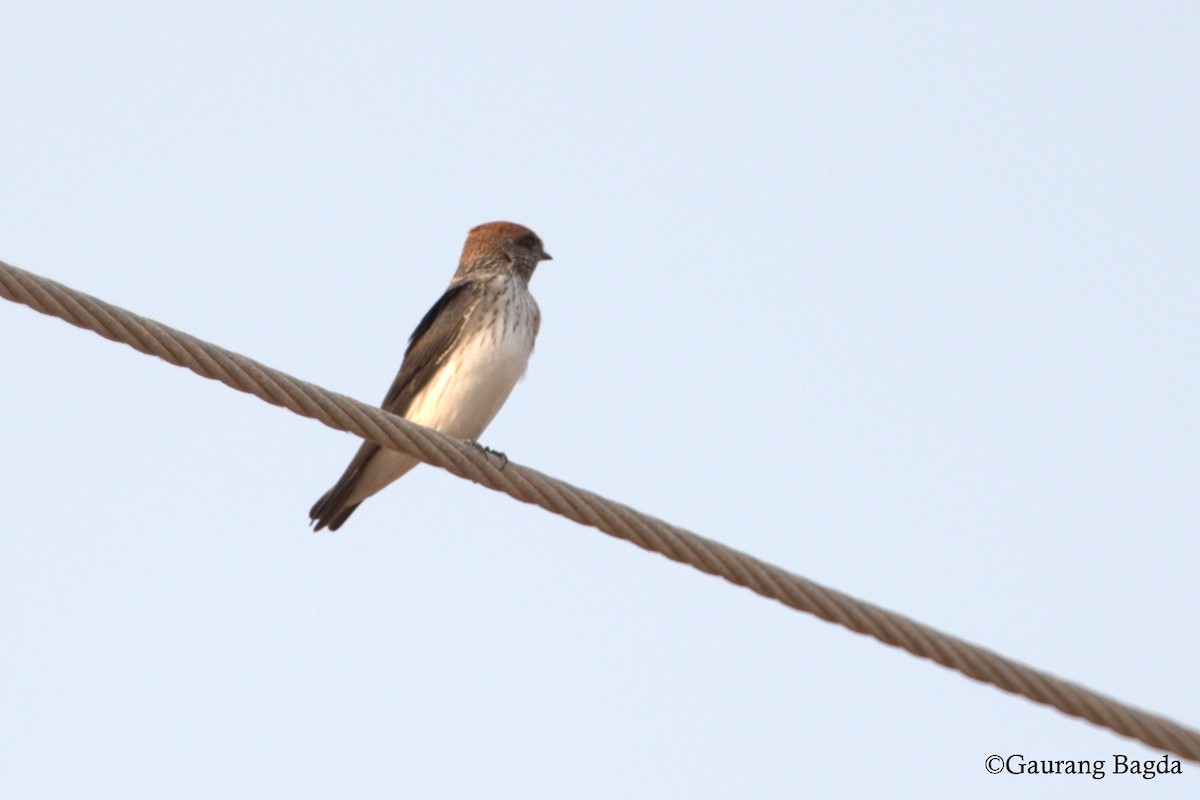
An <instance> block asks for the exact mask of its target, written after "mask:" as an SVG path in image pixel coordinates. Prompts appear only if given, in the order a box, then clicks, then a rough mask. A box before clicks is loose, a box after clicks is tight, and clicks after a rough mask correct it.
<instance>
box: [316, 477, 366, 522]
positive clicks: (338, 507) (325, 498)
mask: <svg viewBox="0 0 1200 800" xmlns="http://www.w3.org/2000/svg"><path fill="white" fill-rule="evenodd" d="M341 488H343V487H342V484H340V483H339V484H338V485H337V486H335V487H333V488H332V489H330V490H329V491H328V492H326V493H325V494H323V495H321V499H320V500H318V501H317V502H316V504H315V505H314V506H313V507H312V509H311V510H309V512H308V516H309V519H310V520H311V521H312V523H313V532H314V533H315V532H317V531H319V530H321V529H323V528H329V530H331V531H336V530H337V529H338V528H340V527H342V523H343V522H345V521H346V520H347V519H349V518H350V515H351V514H353V513H354V509H356V508H358V506H359V503H354V504H353V505H349V506H347V505H343V504H344V503H345V501H346V495H349V494H350V492H349V491H348V489H349V487H346V491H342V492H339V491H338V489H341Z"/></svg>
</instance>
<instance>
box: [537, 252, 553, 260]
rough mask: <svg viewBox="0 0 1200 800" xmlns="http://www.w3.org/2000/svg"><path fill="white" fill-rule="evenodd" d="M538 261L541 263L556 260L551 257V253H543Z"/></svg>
mask: <svg viewBox="0 0 1200 800" xmlns="http://www.w3.org/2000/svg"><path fill="white" fill-rule="evenodd" d="M538 260H539V261H553V260H554V256H552V255H550V254H549V253H547V252H545V251H543V252H542V257H541V258H540V259H538Z"/></svg>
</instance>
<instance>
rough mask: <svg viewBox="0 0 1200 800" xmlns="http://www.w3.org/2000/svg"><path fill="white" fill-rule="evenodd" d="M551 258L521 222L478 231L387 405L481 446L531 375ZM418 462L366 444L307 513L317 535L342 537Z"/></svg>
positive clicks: (415, 340)
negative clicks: (354, 518) (540, 296)
mask: <svg viewBox="0 0 1200 800" xmlns="http://www.w3.org/2000/svg"><path fill="white" fill-rule="evenodd" d="M549 260H550V254H549V253H547V252H546V251H545V250H544V249H543V247H542V240H541V239H539V238H538V236H537V234H535V233H534V232H533V231H531V230H529V228H526V227H525V226H523V225H517V224H516V223H513V222H488V223H485V224H483V225H479V226H477V227H474V228H472V229H471V231H470V233H468V234H467V242H466V244H465V245H464V246H463V252H462V258H461V259H460V260H459V263H458V271H457V272H455V273H454V277H453V279H451V281H450V286H449V287H448V288H447V289H446V292H445V294H443V295H442V296H441V298H440V299H439V300H438V301H437V302H436V303H434V304H433V308H431V309H429V312H428V313H427V314H426V315H425V317H424V319H422V320H421V323H420V324H419V325H417V329H416V330H415V331H413V334H412V336H411V337H410V338H409V340H408V349H407V350H405V352H404V361H403V363H401V365H400V372H399V374H398V375H396V380H395V381H394V382H393V383H392V388H391V389H389V390H388V393H387V397H385V398H384V400H383V404H382V408H383V409H384V410H385V411H390V412H392V413H393V414H399V415H400V416H402V417H404V418H405V419H408V420H411V421H412V422H416V423H418V424H420V425H425V426H426V427H429V428H434V429H435V430H439V431H441V432H442V433H445V434H447V435H449V436H454V437H456V438H459V439H467V440H470V441H474V440H475V439H477V438H478V437H479V436H480V435H481V434H482V433H483V431H484V429H485V428H486V427H487V426H488V423H490V422H491V421H492V418H493V417H495V416H496V412H498V411H499V410H500V406H502V405H504V401H505V400H507V399H508V395H509V393H510V392H512V389H513V386H515V385H516V383H517V381H518V380H519V379H520V378H521V376H522V375H524V374H525V367H526V365H527V364H528V362H529V355H530V354H531V353H532V352H533V343H534V340H535V339H536V338H537V333H538V328H539V326H540V325H541V312H540V311H539V310H538V306H537V303H536V302H534V299H533V295H532V294H530V293H529V279H530V278H531V277H532V276H533V271H534V269H536V268H537V265H538V263H539V262H542V261H549ZM418 463H420V462H419V459H417V458H416V457H414V456H410V455H408V454H406V453H401V452H398V451H396V450H390V449H388V448H386V447H382V446H380V445H378V444H375V443H374V442H363V444H362V446H360V447H359V448H358V453H356V454H355V456H354V458H353V459H352V460H351V461H350V465H349V466H348V467H346V471H345V472H344V473H342V477H341V478H340V479H338V482H337V483H336V484H334V486H333V488H332V489H330V490H329V491H328V492H326V493H325V494H324V495H322V497H321V499H320V500H318V501H317V503H316V505H314V506H313V507H312V510H311V511H309V512H308V515H309V517H311V518H312V522H313V524H314V530H318V531H319V530H321V529H322V528H325V527H328V528H329V529H330V530H334V531H335V530H337V529H338V528H340V527H341V526H342V524H343V523H344V522H345V521H346V518H347V517H349V516H350V515H351V514H353V513H354V509H356V508H358V506H359V504H360V503H362V501H363V500H366V499H367V498H368V497H370V496H371V495H373V494H375V493H376V492H378V491H379V490H380V489H382V488H383V487H384V486H387V485H388V484H389V483H391V482H392V481H394V480H396V479H397V478H399V477H400V476H402V475H404V473H406V472H408V471H409V470H410V469H412V468H413V467H415V466H416V465H417V464H418Z"/></svg>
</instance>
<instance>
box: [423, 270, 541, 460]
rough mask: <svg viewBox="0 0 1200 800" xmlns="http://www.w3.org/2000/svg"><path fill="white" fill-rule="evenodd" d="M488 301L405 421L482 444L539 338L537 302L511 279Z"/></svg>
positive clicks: (480, 308) (469, 323)
mask: <svg viewBox="0 0 1200 800" xmlns="http://www.w3.org/2000/svg"><path fill="white" fill-rule="evenodd" d="M496 289H497V291H496V292H495V293H494V294H493V293H491V292H489V293H488V296H486V297H485V298H483V299H482V300H481V302H480V303H479V305H478V306H476V308H475V310H474V311H473V312H472V315H471V319H470V320H468V321H467V325H466V330H467V331H471V332H470V333H469V334H468V335H467V336H466V338H464V339H462V340H460V341H459V343H458V346H457V347H456V348H455V351H454V353H453V354H452V355H451V357H450V358H449V359H448V360H447V361H446V363H445V364H443V366H442V368H441V369H439V370H438V372H437V374H436V375H434V377H433V378H432V379H431V380H430V382H429V385H428V386H426V387H425V389H424V390H423V391H422V392H421V393H420V394H418V395H417V396H416V397H414V398H413V401H412V404H411V405H410V406H409V408H408V413H407V414H405V416H406V417H407V418H408V419H410V420H412V421H413V422H416V423H419V424H421V425H426V426H428V427H430V428H435V429H437V430H439V431H442V432H443V433H446V434H449V435H450V436H455V437H457V438H459V439H477V438H479V436H480V435H481V434H482V433H483V431H484V429H485V428H487V426H488V423H490V422H491V421H492V419H493V418H494V417H495V416H496V413H497V412H498V411H499V410H500V406H502V405H504V401H505V400H507V399H508V395H509V394H510V393H511V392H512V389H513V387H514V386H516V384H517V381H518V380H520V379H521V376H522V375H524V374H525V367H526V366H527V365H528V363H529V356H530V354H531V353H532V352H533V343H534V337H535V336H536V335H537V317H538V308H537V303H535V302H534V300H533V296H532V295H530V294H529V290H528V289H526V288H525V286H524V285H523V284H520V283H519V282H517V281H515V280H511V279H509V280H506V281H505V283H504V285H503V286H497V287H496Z"/></svg>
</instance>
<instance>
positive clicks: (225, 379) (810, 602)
mask: <svg viewBox="0 0 1200 800" xmlns="http://www.w3.org/2000/svg"><path fill="white" fill-rule="evenodd" d="M0 297H4V298H5V299H7V300H11V301H13V302H16V303H22V304H24V305H27V306H29V307H30V308H33V309H34V310H36V311H39V312H41V313H43V314H48V315H50V316H54V317H58V318H59V319H62V320H65V321H66V322H69V323H71V324H72V325H76V326H78V327H81V328H85V329H87V330H90V331H93V332H95V333H98V334H100V335H101V336H103V337H105V338H106V339H111V340H113V341H115V342H122V343H124V344H127V345H129V346H130V347H133V348H134V349H136V350H138V351H140V352H142V353H146V354H148V355H154V356H158V357H159V358H161V359H163V360H164V361H167V362H168V363H171V364H174V365H176V366H179V367H185V368H187V369H189V370H191V371H192V372H195V373H196V374H198V375H201V376H203V377H205V378H211V379H212V380H216V381H220V382H221V383H223V384H225V385H226V386H229V387H231V388H234V389H237V390H238V391H242V392H247V393H249V394H252V395H254V396H255V397H258V398H260V399H262V400H265V401H267V402H268V403H271V404H273V405H277V406H282V407H283V408H286V409H288V410H289V411H293V412H295V413H297V414H300V415H301V416H305V417H309V418H310V419H315V420H317V421H319V422H322V423H324V424H325V425H327V426H329V427H331V428H334V429H336V430H340V431H346V432H349V433H353V434H355V435H357V436H360V437H362V438H364V439H369V440H371V441H373V442H378V443H379V444H382V445H384V446H386V447H390V448H392V449H395V450H400V451H403V452H405V453H409V454H411V455H415V456H417V457H418V458H420V459H421V460H422V461H424V462H426V463H428V464H432V465H434V466H436V467H441V468H442V469H445V470H447V471H448V472H451V473H453V474H455V475H457V476H459V477H461V478H466V479H467V480H470V481H473V482H475V483H478V484H481V485H483V486H486V487H488V488H489V489H493V490H496V491H500V492H504V493H505V494H507V495H509V496H511V497H513V498H515V499H517V500H520V501H522V502H524V503H531V504H533V505H537V506H541V507H542V508H544V509H546V510H547V511H551V512H553V513H555V514H559V515H561V516H564V517H566V518H567V519H570V520H573V521H575V522H578V523H580V524H582V525H588V526H590V527H593V528H596V529H598V530H600V531H602V532H604V533H607V534H609V535H610V536H615V537H617V538H619V539H624V540H626V541H629V542H632V543H633V544H635V545H637V546H638V547H641V548H643V549H645V550H650V551H653V552H656V553H659V554H661V555H664V556H666V557H667V558H669V559H671V560H673V561H678V562H680V563H682V564H687V565H689V566H692V567H695V568H696V569H698V570H700V571H701V572H705V573H708V574H709V575H716V576H718V577H721V578H724V579H725V580H727V581H729V582H730V583H732V584H735V585H737V586H742V587H745V588H747V589H750V590H751V591H753V592H755V593H757V594H760V595H762V596H763V597H768V598H770V599H772V600H777V601H779V602H780V603H783V604H784V605H786V606H788V607H790V608H794V609H796V610H797V611H803V612H806V613H809V614H813V615H814V616H817V617H819V618H820V619H823V620H825V621H826V622H832V623H835V624H837V625H841V626H843V627H845V628H849V629H850V630H852V631H854V632H855V633H861V634H865V635H867V636H870V637H872V638H874V639H877V640H878V641H880V642H883V643H884V644H887V645H891V646H893V647H898V648H900V649H902V650H906V651H908V652H909V653H911V654H913V655H915V656H918V657H920V658H924V659H928V660H930V661H933V662H935V663H937V664H941V665H942V666H944V667H947V668H949V669H952V670H955V671H957V672H960V673H962V674H963V675H966V676H967V677H969V678H973V679H975V680H977V681H981V682H983V683H990V684H992V685H993V686H996V687H998V688H1000V689H1003V690H1004V691H1006V692H1011V693H1012V694H1017V695H1020V696H1023V697H1025V698H1028V699H1029V700H1032V701H1034V702H1036V703H1041V704H1043V705H1048V706H1051V707H1052V708H1056V709H1058V710H1059V711H1061V712H1063V713H1064V714H1068V715H1070V716H1073V717H1079V718H1081V719H1085V720H1087V721H1089V722H1092V723H1094V724H1096V725H1099V726H1102V727H1105V728H1108V729H1110V730H1112V731H1114V732H1116V733H1119V734H1121V735H1123V736H1128V737H1131V738H1133V739H1137V740H1139V741H1141V742H1143V743H1145V744H1147V745H1149V746H1150V747H1153V748H1155V749H1159V750H1166V751H1168V752H1171V753H1174V754H1176V755H1178V756H1180V757H1182V758H1186V759H1189V760H1191V761H1196V762H1200V732H1198V731H1195V730H1192V729H1190V728H1187V727H1185V726H1183V725H1180V724H1179V723H1176V722H1174V721H1172V720H1169V719H1167V718H1165V717H1162V716H1159V715H1157V714H1152V713H1150V712H1147V711H1143V710H1141V709H1138V708H1135V707H1133V706H1130V705H1127V704H1125V703H1121V702H1119V701H1117V700H1114V699H1112V698H1109V697H1105V696H1103V695H1101V694H1098V693H1096V692H1093V691H1092V690H1090V689H1088V688H1086V687H1084V686H1081V685H1079V684H1076V683H1072V682H1070V681H1066V680H1063V679H1061V678H1058V677H1055V676H1054V675H1051V674H1049V673H1046V672H1042V671H1040V670H1037V669H1034V668H1032V667H1029V666H1026V665H1025V664H1021V663H1019V662H1017V661H1013V660H1012V659H1008V658H1005V657H1004V656H1001V655H999V654H998V653H995V652H993V651H991V650H988V649H986V648H983V647H980V646H978V645H974V644H971V643H970V642H966V641H964V640H962V639H959V638H957V637H954V636H950V635H948V634H945V633H942V632H941V631H938V630H936V629H934V628H931V627H929V626H927V625H923V624H921V623H919V622H916V621H914V620H911V619H909V618H908V617H905V616H903V615H901V614H897V613H895V612H892V611H887V610H885V609H883V608H880V607H878V606H875V605H872V604H871V603H867V602H865V601H863V600H859V599H857V598H855V597H851V596H850V595H847V594H843V593H842V592H839V591H837V590H835V589H830V588H828V587H825V586H822V585H821V584H819V583H815V582H813V581H810V580H808V579H806V578H802V577H800V576H799V575H794V574H792V573H790V572H788V571H786V570H784V569H781V568H780V567H777V566H775V565H773V564H769V563H767V562H764V561H760V560H759V559H757V558H754V557H753V556H750V555H748V554H746V553H743V552H740V551H738V550H735V549H733V548H731V547H727V546H726V545H723V544H721V543H719V542H715V541H713V540H711V539H707V538H705V537H703V536H699V535H697V534H695V533H692V532H691V531H687V530H685V529H683V528H680V527H677V526H675V525H671V524H669V523H667V522H664V521H662V520H660V519H657V518H655V517H652V516H650V515H648V514H643V513H642V512H640V511H636V510H634V509H632V508H630V507H628V506H625V505H622V504H621V503H617V502H614V501H612V500H608V499H607V498H604V497H601V496H600V495H597V494H594V493H593V492H589V491H587V490H585V489H580V488H578V487H575V486H572V485H571V484H569V483H566V482H564V481H560V480H558V479H556V478H552V477H550V476H548V475H544V474H542V473H541V472H538V471H537V470H534V469H531V468H529V467H525V466H522V465H520V464H517V463H514V462H508V463H506V464H501V465H500V466H497V463H496V460H495V458H494V457H490V456H489V455H488V454H486V453H484V452H482V451H480V450H478V449H477V448H475V447H472V446H470V445H468V444H465V443H464V442H461V441H459V440H457V439H453V438H450V437H448V436H445V435H443V434H441V433H438V432H437V431H434V430H431V429H429V428H424V427H422V426H420V425H416V424H413V423H411V422H409V421H408V420H406V419H404V418H403V417H398V416H396V415H394V414H389V413H387V412H385V411H382V410H381V409H379V408H376V407H374V406H370V405H367V404H366V403H362V402H360V401H358V400H355V399H353V398H350V397H346V396H345V395H341V394H338V393H336V392H331V391H329V390H327V389H323V388H321V387H319V386H316V385H314V384H311V383H307V382H305V381H301V380H297V379H296V378H293V377H291V376H290V375H287V374H285V373H283V372H280V371H279V370H276V369H272V368H270V367H267V366H265V365H263V364H260V363H258V362H257V361H254V360H253V359H250V358H247V357H245V356H243V355H239V354H238V353H234V352H231V351H229V350H225V349H223V348H221V347H218V346H216V345H213V344H210V343H208V342H205V341H202V340H200V339H197V338H195V337H194V336H191V335H189V334H186V333H183V332H182V331H177V330H175V329H173V328H169V327H167V326H166V325H162V324H161V323H158V322H155V321H153V320H150V319H146V318H144V317H141V316H138V315H136V314H133V313H131V312H129V311H126V310H124V309H122V308H119V307H117V306H114V305H111V304H109V303H105V302H104V301H102V300H98V299H96V298H94V297H91V296H89V295H86V294H83V293H82V292H78V291H76V290H74V289H71V288H69V287H67V286H63V285H62V284H60V283H57V282H55V281H52V280H49V279H48V278H43V277H41V276H38V275H35V274H33V273H30V272H26V271H25V270H21V269H18V268H16V267H13V266H10V265H8V264H5V263H4V262H2V261H0Z"/></svg>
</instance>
